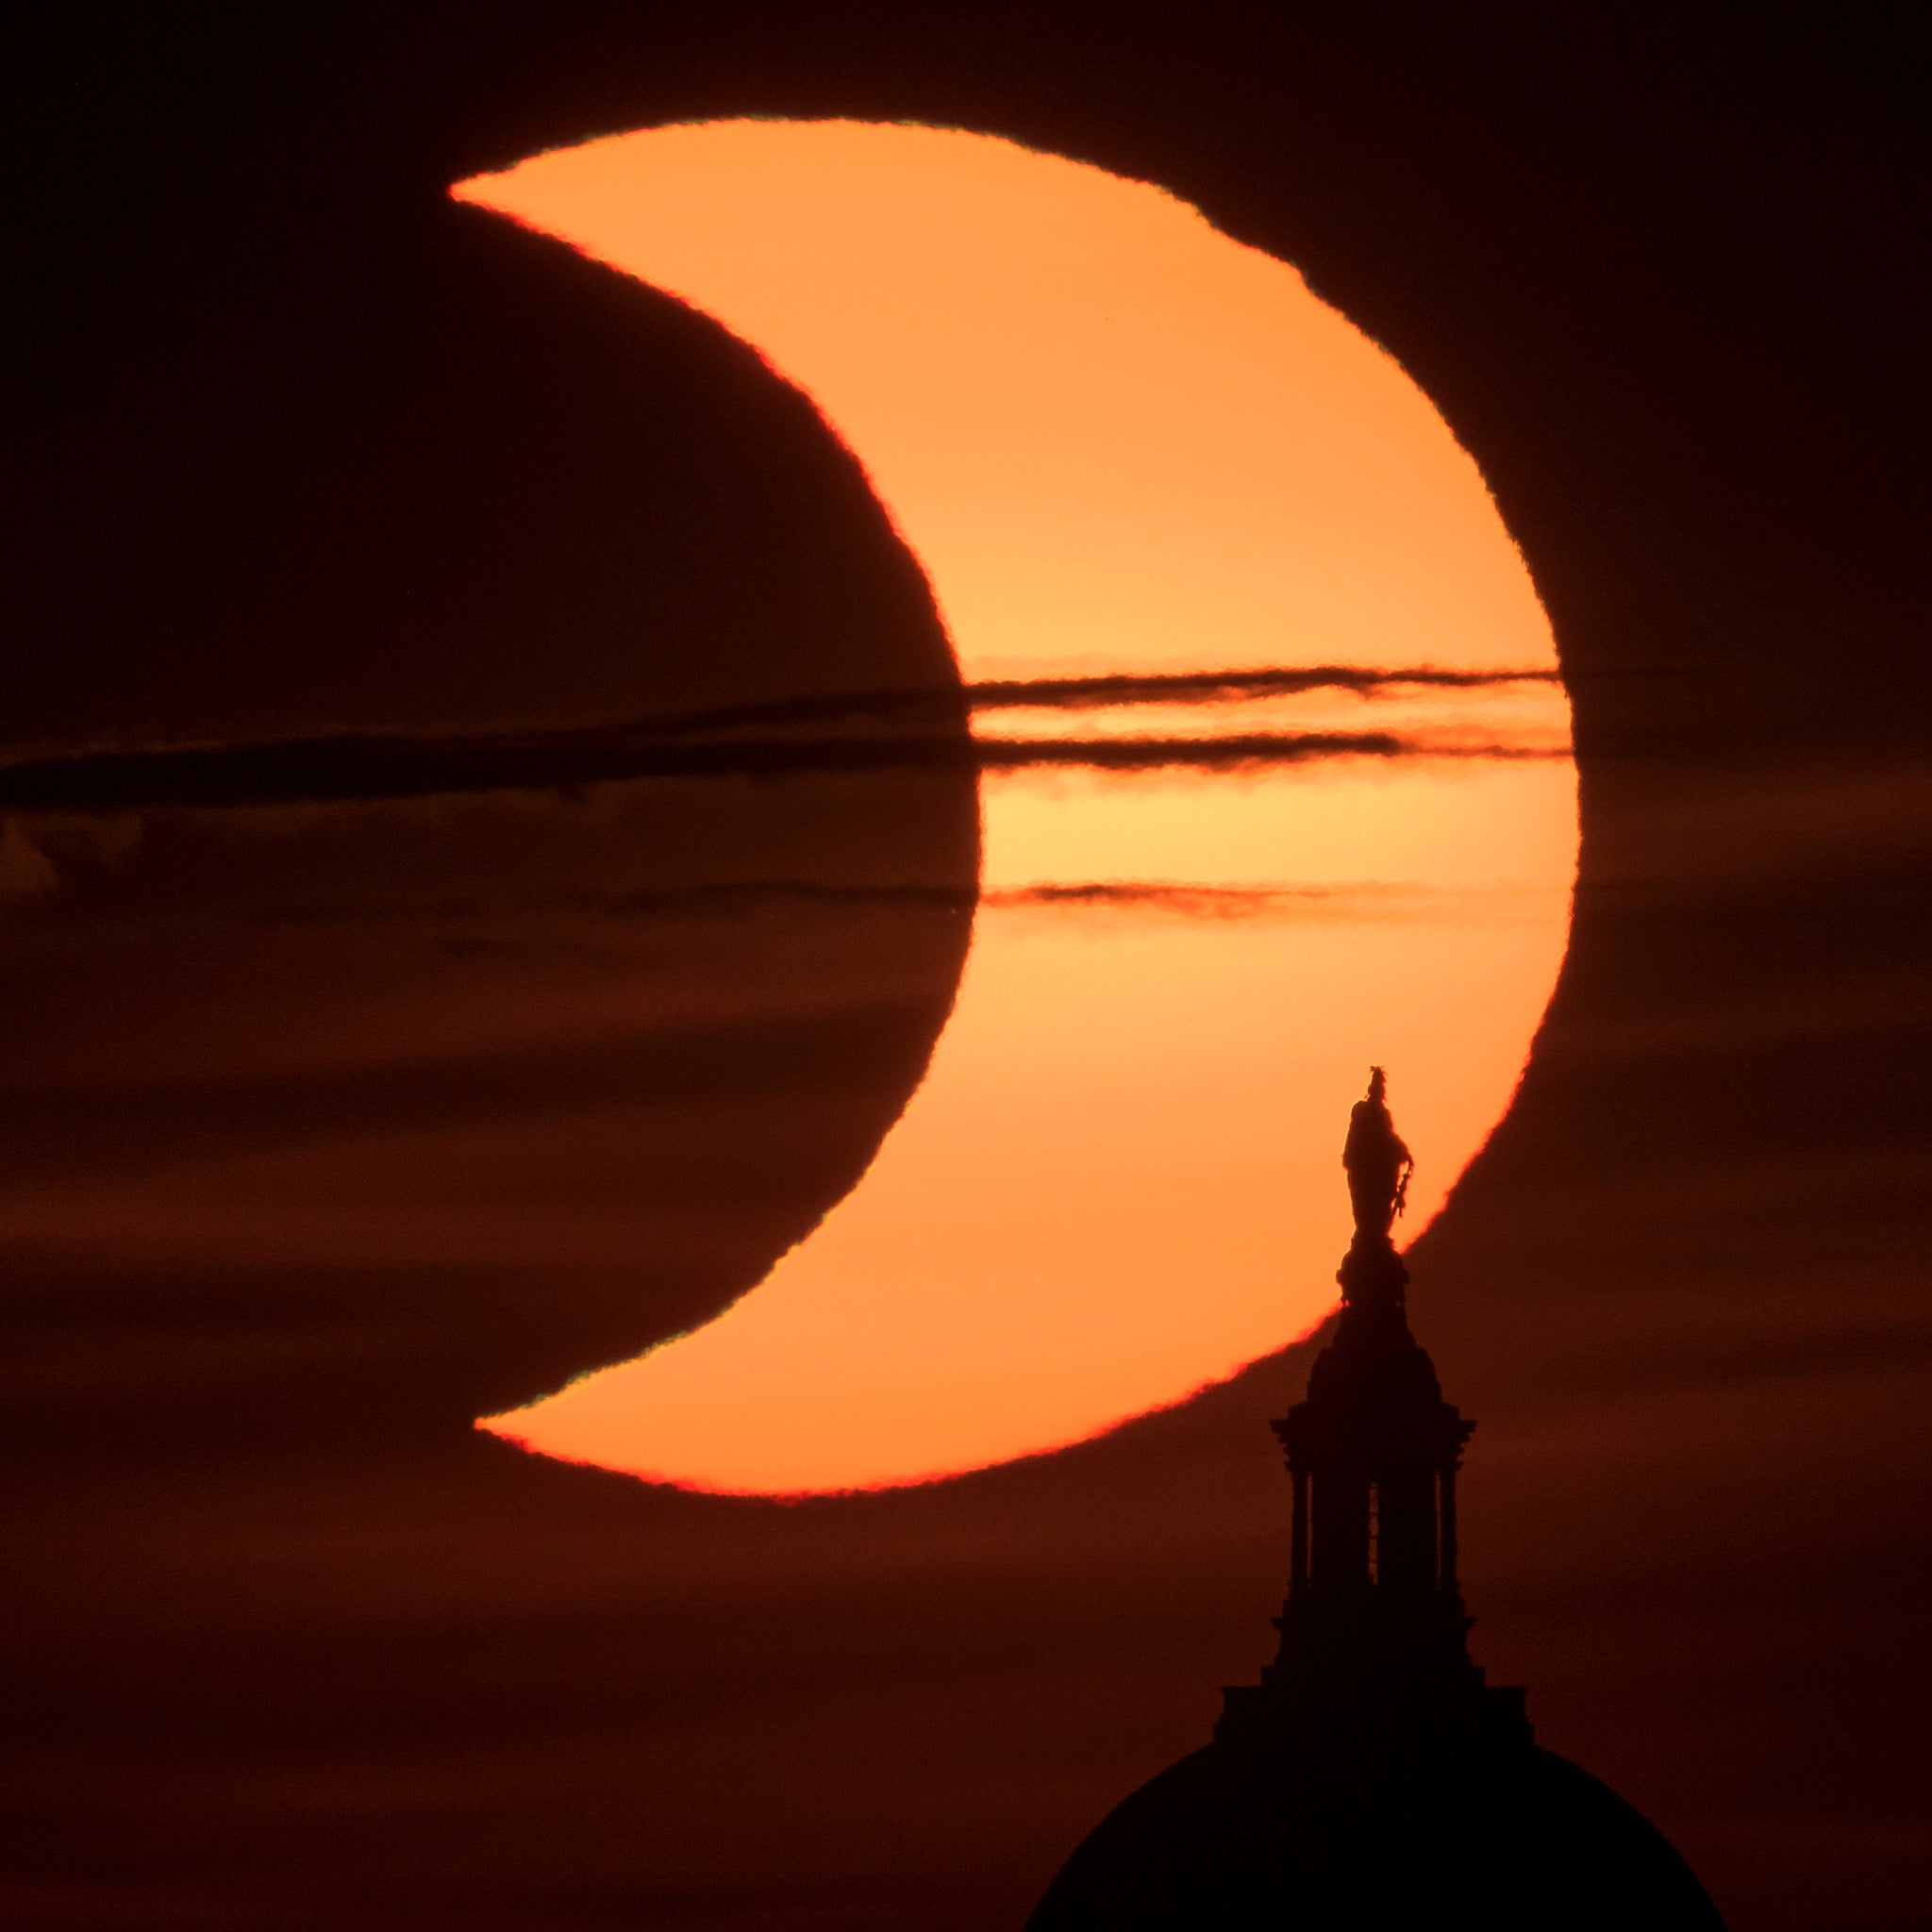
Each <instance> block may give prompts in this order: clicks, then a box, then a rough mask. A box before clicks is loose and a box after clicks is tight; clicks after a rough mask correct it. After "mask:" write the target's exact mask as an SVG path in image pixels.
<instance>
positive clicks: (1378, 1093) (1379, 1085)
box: [1369, 1067, 1389, 1100]
mask: <svg viewBox="0 0 1932 1932" xmlns="http://www.w3.org/2000/svg"><path fill="white" fill-rule="evenodd" d="M1388 1091H1389V1076H1388V1074H1385V1073H1383V1071H1382V1070H1381V1068H1380V1067H1371V1068H1370V1069H1369V1098H1370V1099H1371V1100H1380V1099H1381V1098H1382V1096H1383V1095H1384V1094H1386V1093H1387V1092H1388Z"/></svg>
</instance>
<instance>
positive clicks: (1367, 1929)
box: [1027, 1068, 1722, 1932]
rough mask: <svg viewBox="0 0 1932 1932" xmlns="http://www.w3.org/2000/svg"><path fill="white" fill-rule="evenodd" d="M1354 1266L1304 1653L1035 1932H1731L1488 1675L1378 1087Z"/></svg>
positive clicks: (1076, 1870) (1157, 1792) (1317, 1451)
mask: <svg viewBox="0 0 1932 1932" xmlns="http://www.w3.org/2000/svg"><path fill="white" fill-rule="evenodd" d="M1342 1158H1343V1164H1344V1166H1345V1167H1346V1169H1347V1174H1348V1182H1349V1192H1350V1197H1351V1199H1352V1201H1353V1203H1354V1207H1355V1218H1356V1231H1355V1240H1354V1242H1353V1244H1352V1245H1351V1246H1350V1248H1349V1251H1348V1255H1347V1257H1346V1258H1345V1259H1344V1260H1343V1262H1342V1264H1341V1273H1340V1275H1339V1277H1338V1278H1339V1279H1340V1281H1341V1290H1342V1307H1341V1314H1340V1316H1339V1317H1338V1318H1337V1320H1336V1324H1335V1330H1334V1335H1333V1338H1332V1339H1331V1341H1329V1343H1328V1345H1327V1347H1326V1348H1324V1350H1323V1351H1322V1353H1321V1355H1320V1356H1319V1357H1317V1358H1316V1361H1315V1364H1314V1367H1313V1369H1312V1371H1311V1372H1310V1374H1309V1376H1308V1388H1307V1399H1306V1400H1305V1401H1302V1402H1299V1403H1297V1404H1296V1405H1295V1406H1294V1407H1292V1408H1291V1409H1290V1410H1289V1412H1288V1414H1287V1415H1286V1416H1284V1417H1283V1418H1282V1419H1281V1420H1280V1421H1279V1422H1277V1423H1276V1424H1274V1433H1275V1434H1276V1436H1278V1437H1279V1438H1280V1440H1281V1444H1282V1447H1283V1449H1284V1450H1285V1451H1286V1452H1287V1457H1288V1467H1289V1474H1290V1477H1291V1482H1292V1486H1293V1501H1292V1511H1291V1528H1290V1532H1289V1591H1288V1601H1287V1603H1286V1604H1285V1605H1284V1606H1283V1608H1282V1613H1281V1615H1280V1617H1279V1618H1277V1619H1276V1620H1275V1621H1276V1627H1277V1628H1278V1629H1279V1630H1280V1632H1281V1647H1280V1650H1279V1652H1278V1654H1277V1655H1276V1657H1275V1658H1274V1662H1273V1663H1271V1664H1269V1665H1268V1666H1267V1668H1266V1669H1265V1670H1264V1671H1263V1672H1262V1673H1261V1681H1260V1683H1259V1684H1256V1685H1242V1686H1241V1687H1239V1688H1236V1689H1233V1690H1230V1691H1227V1692H1226V1693H1225V1705H1224V1710H1223V1714H1222V1718H1221V1722H1220V1723H1219V1724H1217V1725H1216V1727H1215V1732H1214V1739H1213V1741H1212V1742H1211V1743H1209V1744H1208V1745H1207V1746H1206V1747H1205V1748H1204V1749H1202V1750H1200V1751H1196V1752H1195V1753H1194V1754H1193V1755H1192V1756H1191V1757H1184V1758H1182V1759H1181V1761H1180V1762H1179V1763H1178V1764H1175V1765H1174V1766H1172V1767H1171V1768H1170V1769H1168V1770H1167V1771H1164V1772H1162V1773H1161V1774H1160V1775H1159V1776H1158V1777H1156V1778H1155V1779H1154V1780H1153V1781H1152V1782H1151V1783H1149V1784H1146V1785H1144V1786H1142V1787H1141V1790H1138V1791H1136V1792H1135V1793H1134V1794H1133V1795H1132V1796H1131V1797H1129V1798H1128V1799H1127V1800H1126V1801H1125V1802H1124V1804H1122V1805H1120V1806H1119V1807H1117V1808H1116V1809H1115V1810H1114V1811H1112V1812H1111V1813H1110V1814H1109V1815H1108V1817H1107V1818H1106V1819H1104V1820H1103V1821H1102V1822H1101V1824H1099V1825H1098V1826H1097V1827H1096V1828H1095V1829H1094V1831H1093V1832H1092V1833H1091V1835H1090V1836H1089V1837H1088V1838H1087V1839H1086V1840H1085V1841H1084V1842H1083V1843H1082V1844H1081V1845H1080V1846H1079V1847H1078V1849H1077V1850H1075V1852H1074V1855H1073V1857H1071V1858H1070V1859H1069V1860H1068V1861H1067V1863H1066V1865H1065V1866H1064V1868H1063V1869H1062V1870H1061V1872H1060V1874H1059V1875H1058V1877H1057V1878H1056V1879H1055V1880H1054V1882H1053V1884H1052V1885H1051V1886H1050V1887H1049V1888H1048V1890H1047V1892H1046V1895H1045V1896H1044V1897H1043V1898H1042V1899H1041V1902H1040V1904H1039V1906H1038V1907H1036V1908H1035V1910H1034V1912H1033V1916H1032V1918H1031V1919H1030V1920H1029V1921H1028V1922H1027V1932H1075V1928H1078V1932H1097V1928H1100V1927H1103V1926H1104V1927H1108V1928H1113V1932H1129V1928H1148V1932H1152V1928H1155V1927H1161V1928H1174V1932H1180V1928H1184V1927H1185V1928H1190V1932H1211V1928H1216V1927H1229V1928H1235V1927H1240V1928H1248V1927H1255V1928H1259V1927H1262V1926H1267V1927H1271V1928H1277V1932H1287V1928H1307V1932H1316V1928H1321V1932H1328V1928H1335V1932H1341V1928H1348V1932H1371V1928H1374V1932H1384V1928H1386V1932H1424V1928H1428V1932H1440V1928H1450V1927H1454V1928H1462V1927H1468V1928H1472V1932H1474V1928H1477V1927H1481V1928H1484V1932H1494V1928H1509V1927H1516V1926H1525V1927H1526V1926H1531V1925H1534V1926H1537V1927H1540V1928H1548V1932H1611V1928H1613V1927H1614V1928H1616V1932H1637V1928H1641V1932H1722V1922H1721V1921H1720V1919H1719V1917H1718V1914H1717V1910H1716V1907H1713V1906H1712V1904H1711V1903H1710V1900H1709V1899H1708V1897H1707V1895H1706V1894H1705V1891H1704V1890H1703V1888H1702V1887H1701V1886H1700V1885H1699V1884H1698V1882H1697V1880H1696V1878H1695V1877H1694V1876H1693V1875H1692V1874H1691V1869H1690V1867H1689V1866H1687V1865H1686V1864H1685V1863H1684V1861H1683V1859H1682V1858H1681V1857H1678V1855H1677V1854H1676V1852H1675V1851H1674V1850H1673V1849H1672V1847H1671V1845H1670V1844H1669V1842H1668V1841H1667V1840H1665V1839H1664V1837H1663V1836H1662V1834H1661V1833H1659V1832H1658V1831H1657V1829H1656V1827H1655V1826H1654V1825H1652V1824H1649V1823H1648V1822H1647V1821H1645V1820H1644V1819H1643V1818H1642V1817H1641V1815H1640V1814H1639V1813H1638V1812H1637V1811H1635V1810H1633V1809H1632V1808H1631V1807H1629V1806H1628V1805H1626V1804H1624V1801H1623V1800H1622V1799H1621V1798H1619V1797H1618V1796H1617V1795H1616V1794H1615V1793H1614V1792H1613V1791H1611V1790H1609V1789H1608V1788H1607V1787H1606V1786H1604V1785H1602V1784H1599V1783H1598V1782H1597V1780H1596V1779H1594V1778H1592V1777H1591V1776H1589V1775H1588V1774H1585V1773H1584V1772H1582V1771H1579V1770H1578V1769H1577V1768H1576V1767H1575V1766H1574V1764H1571V1763H1568V1762H1567V1761H1566V1760H1565V1759H1563V1758H1561V1757H1557V1756H1556V1755H1555V1754H1554V1753H1552V1752H1549V1751H1544V1750H1541V1749H1540V1748H1539V1747H1538V1746H1537V1744H1536V1742H1535V1740H1534V1737H1533V1734H1532V1731H1531V1728H1530V1724H1529V1721H1528V1719H1527V1717H1526V1716H1525V1714H1524V1692H1523V1691H1520V1690H1505V1689H1499V1688H1497V1687H1494V1686H1492V1685H1490V1684H1489V1683H1487V1682H1486V1681H1485V1679H1484V1675H1483V1672H1482V1670H1481V1669H1480V1667H1479V1666H1477V1665H1476V1664H1475V1663H1474V1662H1473V1661H1472V1660H1471V1657H1470V1654H1469V1641H1468V1636H1469V1628H1470V1619H1469V1617H1468V1616H1467V1615H1466V1614H1465V1612H1464V1609H1463V1604H1462V1591H1461V1586H1460V1582H1459V1580H1458V1577H1457V1538H1456V1476H1457V1469H1458V1467H1459V1465H1460V1463H1461V1459H1462V1447H1463V1444H1464V1443H1465V1442H1466V1441H1468V1439H1469V1436H1470V1432H1471V1430H1472V1429H1473V1428H1474V1426H1475V1425H1474V1424H1473V1423H1471V1422H1468V1421H1466V1420H1464V1418H1463V1417H1462V1415H1461V1414H1460V1413H1459V1412H1458V1411H1457V1409H1456V1408H1455V1407H1454V1406H1453V1405H1451V1404H1450V1403H1447V1402H1445V1401H1443V1399H1442V1391H1441V1387H1440V1386H1439V1385H1438V1383H1437V1380H1436V1371H1435V1367H1434V1365H1433V1364H1432V1363H1431V1362H1430V1360H1429V1357H1428V1356H1427V1354H1426V1353H1425V1352H1424V1349H1423V1348H1422V1346H1421V1345H1420V1344H1419V1343H1418V1342H1417V1341H1416V1340H1415V1337H1414V1336H1413V1335H1412V1334H1411V1333H1410V1332H1409V1326H1408V1316H1407V1307H1406V1305H1405V1291H1406V1290H1407V1284H1408V1272H1407V1269H1406V1268H1405V1267H1404V1266H1403V1263H1402V1260H1401V1257H1399V1256H1398V1255H1397V1254H1396V1253H1395V1250H1394V1247H1393V1245H1392V1244H1391V1241H1390V1239H1389V1229H1390V1227H1391V1224H1392V1223H1393V1221H1394V1218H1395V1215H1396V1214H1397V1213H1398V1212H1399V1210H1400V1208H1401V1203H1402V1196H1403V1193H1404V1191H1405V1190H1406V1188H1407V1177H1408V1174H1409V1171H1410V1169H1411V1167H1412V1165H1413V1163H1412V1162H1411V1161H1410V1158H1409V1154H1408V1149H1407V1147H1405V1146H1404V1145H1403V1143H1402V1141H1401V1139H1400V1138H1399V1136H1397V1134H1396V1132H1395V1128H1394V1124H1393V1123H1392V1122H1391V1119H1390V1116H1389V1110H1388V1106H1387V1103H1386V1100H1385V1098H1384V1081H1383V1077H1382V1072H1381V1069H1380V1068H1376V1069H1375V1071H1374V1078H1373V1080H1372V1082H1371V1085H1370V1089H1369V1093H1368V1096H1367V1098H1366V1099H1364V1100H1362V1101H1360V1102H1358V1103H1357V1106H1356V1108H1355V1111H1354V1115H1353V1117H1352V1119H1351V1121H1350V1124H1349V1132H1348V1141H1347V1147H1346V1150H1345V1152H1344V1154H1343V1157H1342Z"/></svg>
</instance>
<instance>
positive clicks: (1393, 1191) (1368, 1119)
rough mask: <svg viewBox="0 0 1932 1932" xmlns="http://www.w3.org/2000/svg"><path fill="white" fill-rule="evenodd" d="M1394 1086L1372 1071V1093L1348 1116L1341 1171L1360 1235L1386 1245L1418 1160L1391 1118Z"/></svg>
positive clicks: (1358, 1103) (1370, 1084)
mask: <svg viewBox="0 0 1932 1932" xmlns="http://www.w3.org/2000/svg"><path fill="white" fill-rule="evenodd" d="M1388 1091H1389V1081H1388V1076H1387V1075H1386V1074H1384V1073H1383V1072H1382V1069H1381V1068H1380V1067H1372V1068H1371V1069H1370V1070H1369V1091H1368V1093H1367V1094H1366V1096H1365V1097H1364V1098H1362V1099H1360V1100H1358V1101H1357V1102H1356V1104H1355V1107H1354V1108H1353V1110H1352V1111H1351V1112H1350V1114H1349V1116H1348V1140H1347V1141H1346V1142H1344V1144H1343V1146H1342V1149H1341V1165H1342V1167H1343V1168H1344V1169H1345V1170H1346V1172H1347V1174H1348V1198H1349V1202H1350V1204H1351V1205H1352V1206H1353V1208H1355V1225H1356V1232H1357V1235H1364V1236H1367V1237H1368V1238H1369V1239H1370V1240H1372V1241H1386V1240H1387V1239H1388V1237H1389V1230H1390V1228H1391V1226H1392V1225H1393V1224H1394V1222H1395V1217H1396V1216H1397V1215H1398V1214H1400V1213H1401V1212H1402V1208H1403V1202H1404V1200H1405V1198H1406V1197H1407V1193H1408V1182H1409V1176H1410V1175H1411V1174H1414V1172H1415V1158H1414V1156H1412V1155H1411V1154H1410V1153H1409V1151H1408V1149H1407V1146H1405V1145H1404V1144H1403V1140H1402V1136H1401V1135H1400V1134H1398V1133H1397V1132H1396V1131H1395V1123H1394V1121H1393V1120H1391V1118H1390V1114H1389V1101H1388Z"/></svg>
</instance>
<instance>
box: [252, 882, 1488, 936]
mask: <svg viewBox="0 0 1932 1932" xmlns="http://www.w3.org/2000/svg"><path fill="white" fill-rule="evenodd" d="M1497 896H1498V894H1497V893H1495V892H1490V893H1486V894H1485V893H1474V892H1470V891H1453V890H1448V889H1443V888H1438V887H1429V886H1423V885H1416V884H1410V883H1405V882H1399V881H1398V882H1391V881H1387V880H1380V879H1368V880H1349V881H1343V882H1341V883H1333V884H1321V885H1296V884H1292V883H1287V882H1284V883H1279V884H1261V885H1197V884H1191V883H1190V882H1188V881H1186V880H1180V879H1074V880H1058V881H1048V882H1044V883H1041V884H1037V885H1028V886H1005V887H994V888H991V889H989V890H986V891H975V890H974V889H973V888H972V887H970V886H944V885H932V884H924V883H920V882H916V881H909V880H908V881H904V882H897V883H894V882H885V883H880V884H874V885H858V884H836V885H835V884H831V883H828V882H824V881H820V880H813V879H745V880H735V881H727V882H717V883H709V884H697V885H684V886H667V887H661V888H653V889H649V890H645V891H634V892H615V893H608V894H591V893H581V892H580V893H558V894H552V895H547V896H542V897H533V898H530V899H527V900H520V901H518V902H517V903H516V905H515V906H514V907H512V908H505V907H502V906H492V905H489V904H485V903H483V902H481V901H477V900H453V901H441V902H435V901H431V902H425V903H420V904H411V905H408V906H406V907H397V906H383V905H372V906H354V905H309V906H294V905H291V906H283V907H275V908H269V909H267V910H265V911H264V912H262V913H261V914H260V915H258V920H257V924H261V925H267V926H304V925H354V924H393V923H396V922H398V921H402V922H407V923H408V924H436V923H438V922H462V921H480V920H488V919H489V918H491V916H492V915H493V914H498V913H502V912H504V911H505V910H509V911H513V912H515V913H517V914H520V915H527V914H531V913H545V914H552V915H561V916H565V917H575V918H581V919H591V920H619V921H621V920H630V919H653V918H660V917H661V918H668V919H679V918H695V919H712V918H726V919H730V918H744V917H750V916H753V915H756V914H759V913H764V912H768V911H779V912H784V911H794V910H795V911H805V912H821V911H823V912H833V913H872V912H892V911H895V910H897V909H899V908H918V909H940V910H951V911H955V912H958V913H959V914H961V915H964V914H967V913H971V912H973V911H974V909H975V908H991V909H993V910H1006V909H1024V908H1047V909H1065V910H1068V911H1079V910H1084V909H1090V908H1097V909H1102V910H1120V911H1130V912H1131V911H1148V912H1158V913H1164V914H1168V915H1177V916H1180V917H1184V918H1202V919H1254V918H1278V917H1281V916H1283V915H1287V914H1293V913H1296V912H1304V913H1307V914H1308V915H1310V916H1316V917H1321V916H1330V915H1333V914H1336V913H1338V912H1340V913H1342V914H1344V915H1359V914H1365V913H1371V912H1373V913H1374V914H1377V915H1381V916H1387V915H1389V914H1391V913H1396V914H1398V915H1401V914H1409V915H1414V916H1421V915H1425V914H1426V913H1428V912H1429V911H1430V910H1432V909H1435V910H1440V909H1441V908H1442V907H1443V906H1445V905H1446V904H1449V903H1452V902H1453V903H1455V904H1457V905H1461V904H1464V903H1466V902H1468V901H1469V900H1471V899H1472V898H1477V897H1483V898H1491V899H1493V898H1495V897H1497ZM1505 896H1507V894H1505Z"/></svg>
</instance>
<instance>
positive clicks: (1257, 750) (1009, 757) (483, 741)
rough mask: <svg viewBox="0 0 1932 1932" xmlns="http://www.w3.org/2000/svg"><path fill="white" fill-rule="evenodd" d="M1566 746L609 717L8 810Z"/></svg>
mask: <svg viewBox="0 0 1932 1932" xmlns="http://www.w3.org/2000/svg"><path fill="white" fill-rule="evenodd" d="M1568 756H1569V751H1568V748H1567V747H1563V746H1541V745H1512V744H1506V743H1500V742H1489V743H1485V742H1480V741H1477V742H1457V741H1439V740H1434V739H1429V738H1424V737H1417V736H1413V735H1405V734H1402V733H1398V732H1389V731H1274V732H1268V731H1250V732H1239V733H1230V734H1228V735H1226V736H1224V737H1219V738H1205V737H1204V738H1154V737H1147V738H1108V739H1080V738H1061V739H1050V738H1049V739H988V738H979V739H971V740H968V739H965V738H962V737H959V736H958V735H954V734H948V735H945V736H935V737H913V736H909V735H908V736H897V737H874V738H847V739H835V738H813V739H807V740H793V739H777V740H770V739H738V740H723V741H720V740H712V741H708V742H705V743H703V744H696V745H687V744H678V743H676V742H675V741H666V740H665V739H664V738H662V737H660V736H658V734H657V733H656V732H655V731H651V732H641V733H638V734H636V735H632V734H629V733H625V732H623V731H616V730H611V729H609V728H608V727H605V728H599V729H597V730H594V731H582V732H580V731H566V732H558V733H551V734H545V735H542V736H541V737H529V736H521V735H519V736H509V735H494V734H492V735H491V736H489V737H484V738H474V739H473V738H462V739H443V740H425V739H401V738H335V739H313V740H309V741H298V742H284V743H280V744H261V745H239V746H223V747H219V748H208V749H188V750H180V751H166V752H120V753H111V752H110V753H100V754H96V755H94V756H92V757H83V758H57V759H45V760H42V761H39V762H35V763H20V764H14V765H10V766H5V767H0V809H5V810H8V811H13V812H23V813H25V812H55V813H59V812H75V813H78V812H109V813H121V812H127V811H133V810H138V809H141V808H148V807H157V806H162V807H172V808H204V809H205V808H220V807H234V806H263V805H287V804H291V803H297V802H303V803H317V802H336V801H341V800H349V799H383V798H431V797H437V796H440V795H442V794H446V793H455V792H476V791H573V790H577V789H580V788H582V787H585V786H591V785H608V784H615V783H620V782H623V781H625V780H628V779H636V778H646V777H653V778H784V777H790V776H792V775H795V774H800V773H827V772H893V771H907V770H913V771H939V772H956V773H970V772H973V771H975V770H978V771H1018V770H1024V769H1026V768H1029V767H1033V766H1040V765H1054V766H1073V767H1085V768H1087V769H1090V770H1093V771H1103V772H1147V771H1202V772H1226V771H1242V770H1249V769H1255V768H1258V767H1262V766H1268V765H1294V764H1306V763H1307V762H1309V761H1310V760H1314V759H1321V758H1453V759H1505V760H1514V759H1524V758H1536V759H1547V758H1567V757H1568Z"/></svg>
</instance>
